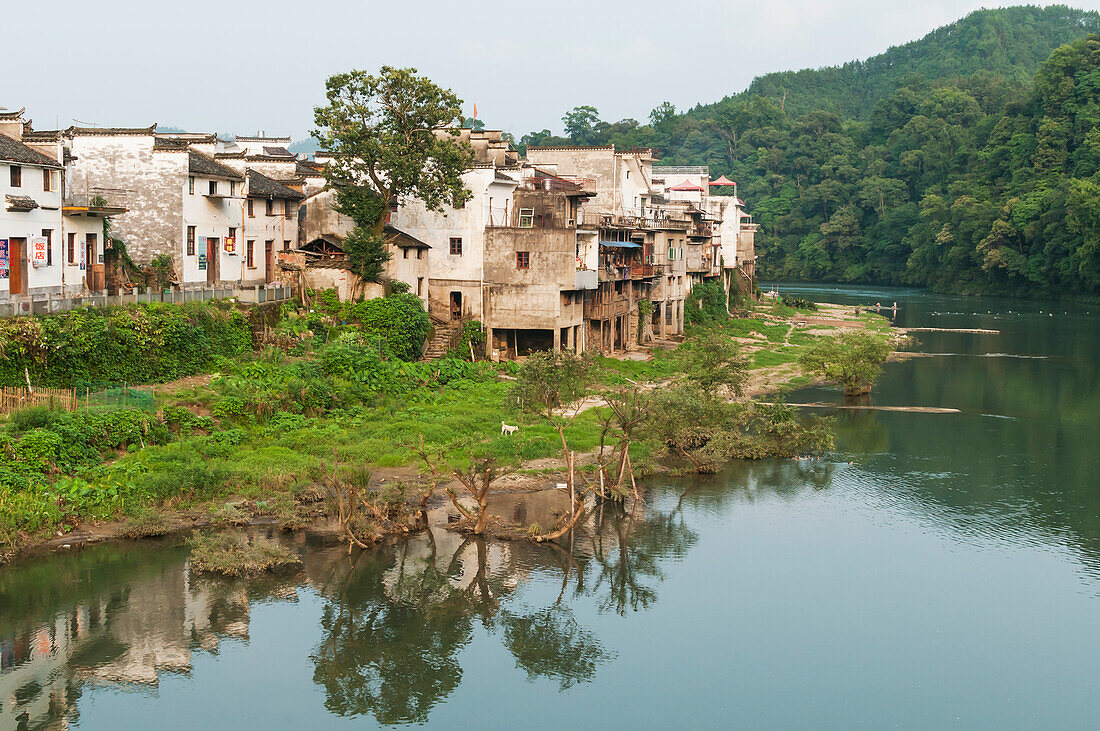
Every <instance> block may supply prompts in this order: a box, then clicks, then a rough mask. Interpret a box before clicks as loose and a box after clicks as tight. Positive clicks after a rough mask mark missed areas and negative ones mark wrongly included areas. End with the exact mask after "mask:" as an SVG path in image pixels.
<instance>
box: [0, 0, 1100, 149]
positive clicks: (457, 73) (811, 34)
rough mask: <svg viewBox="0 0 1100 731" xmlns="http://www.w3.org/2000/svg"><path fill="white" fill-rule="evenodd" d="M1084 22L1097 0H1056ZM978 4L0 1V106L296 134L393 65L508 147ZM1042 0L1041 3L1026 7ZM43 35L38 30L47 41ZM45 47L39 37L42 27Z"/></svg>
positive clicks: (731, 89) (915, 28)
mask: <svg viewBox="0 0 1100 731" xmlns="http://www.w3.org/2000/svg"><path fill="white" fill-rule="evenodd" d="M1066 2H1067V4H1070V5H1073V6H1075V7H1079V8H1083V9H1090V10H1100V0H1078V1H1077V2H1073V1H1072V0H1066ZM1013 4H1022V2H1021V1H1020V0H1018V1H1017V2H996V1H995V0H905V1H904V2H891V1H889V0H751V1H746V0H726V1H725V2H722V1H720V0H665V1H664V2H658V1H656V0H631V1H630V2H600V1H599V0H556V1H555V2H553V3H540V4H533V3H524V2H515V3H493V4H489V3H474V2H466V3H461V2H455V1H454V0H411V1H410V0H404V1H402V0H385V1H381V0H305V1H303V0H296V1H294V2H291V1H290V0H264V1H263V2H256V1H255V0H253V1H251V2H241V1H240V0H190V2H188V3H182V2H181V3H171V4H160V5H158V4H157V3H152V2H149V0H141V1H140V2H138V1H136V0H98V2H94V3H93V2H87V0H76V1H74V0H55V2H54V3H52V4H51V5H50V8H49V10H46V9H44V6H42V5H41V4H39V3H32V2H11V3H5V5H6V7H5V9H4V11H3V14H2V15H3V26H4V31H5V32H4V35H5V37H6V38H8V39H11V38H18V37H21V36H22V37H25V38H28V39H34V41H37V42H34V41H28V42H27V43H25V44H21V48H22V52H21V53H20V54H18V55H14V54H10V53H9V54H8V55H7V56H6V57H5V59H4V62H3V64H2V66H0V107H7V108H8V109H18V108H19V107H22V106H26V107H27V117H28V118H30V119H33V120H34V126H35V128H36V129H50V128H54V127H55V126H58V125H59V126H61V127H67V126H69V125H70V124H87V125H88V126H92V125H95V126H128V127H139V126H147V125H149V124H152V123H153V122H157V123H159V124H160V125H161V126H173V127H180V128H184V129H187V130H189V131H201V132H219V133H223V134H232V133H236V134H255V133H256V132H257V131H259V130H264V131H265V132H266V133H268V134H270V135H281V136H285V135H290V136H291V137H293V138H294V139H295V140H298V139H302V138H305V137H307V136H308V134H309V131H310V129H311V125H312V119H313V107H314V106H316V105H318V104H321V103H323V102H324V84H325V79H326V78H327V77H328V76H329V75H331V74H333V73H336V72H340V71H346V70H348V69H352V68H358V69H366V70H368V71H376V70H377V69H378V68H379V67H381V66H382V65H384V64H388V65H391V66H411V67H414V68H416V69H418V70H419V71H420V73H422V74H424V75H426V76H428V77H429V78H431V79H432V80H433V81H435V82H436V83H437V84H439V85H441V86H444V87H448V88H450V89H453V90H454V91H455V93H457V94H458V96H459V97H460V98H461V99H463V100H465V104H464V109H465V111H466V114H467V115H469V114H471V113H472V111H473V105H474V104H477V110H478V117H479V118H480V119H482V120H483V121H484V122H485V124H486V125H487V126H488V127H489V128H491V129H505V130H509V131H512V132H514V133H516V135H517V137H518V136H520V135H522V134H524V133H526V132H529V131H532V130H541V129H550V130H552V131H554V132H560V130H561V126H562V125H561V116H562V114H563V113H564V112H565V111H567V110H569V109H571V108H572V107H574V106H577V105H581V104H587V105H591V106H594V107H596V108H597V109H599V111H600V115H601V118H603V119H605V120H608V121H616V120H619V119H623V118H627V117H632V118H634V119H637V120H639V121H645V120H646V118H647V117H648V114H649V111H650V110H651V109H653V108H654V107H655V106H657V105H658V104H660V103H661V102H664V101H670V102H672V103H673V104H674V105H676V107H677V108H678V109H684V108H688V107H691V106H694V105H695V104H696V103H700V102H703V103H705V102H711V101H716V100H718V99H721V98H722V97H723V96H726V95H728V94H733V93H737V92H739V91H742V90H744V89H745V87H746V86H748V84H749V82H750V81H752V79H753V78H754V77H756V76H758V75H761V74H765V73H768V72H771V71H782V70H789V69H800V68H806V67H819V66H830V65H835V64H840V63H844V62H845V61H850V60H853V59H863V58H866V57H868V56H873V55H876V54H878V53H881V52H883V51H885V50H886V49H887V48H889V47H890V46H893V45H899V44H902V43H906V42H908V41H911V40H916V39H917V38H920V37H921V36H923V35H925V34H926V33H928V32H929V31H931V30H933V29H935V28H937V27H939V26H941V25H944V24H947V23H950V22H953V21H955V20H957V19H959V18H961V17H962V16H964V15H966V14H967V13H969V12H971V11H973V10H977V9H978V8H980V7H999V6H1002V5H1013ZM1041 4H1044V5H1045V4H1048V3H1041ZM51 28H52V29H53V30H51ZM55 31H56V33H57V35H55V36H51V33H53V32H55Z"/></svg>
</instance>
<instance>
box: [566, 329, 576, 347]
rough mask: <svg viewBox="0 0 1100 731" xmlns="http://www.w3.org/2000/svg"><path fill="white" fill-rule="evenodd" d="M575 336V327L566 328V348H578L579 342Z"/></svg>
mask: <svg viewBox="0 0 1100 731" xmlns="http://www.w3.org/2000/svg"><path fill="white" fill-rule="evenodd" d="M573 337H574V336H573V328H572V327H567V328H565V349H566V350H572V351H574V352H575V351H576V350H577V344H576V343H575V342H574V340H573Z"/></svg>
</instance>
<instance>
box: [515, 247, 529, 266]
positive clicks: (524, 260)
mask: <svg viewBox="0 0 1100 731" xmlns="http://www.w3.org/2000/svg"><path fill="white" fill-rule="evenodd" d="M530 268H531V252H530V251H517V252H516V269H530Z"/></svg>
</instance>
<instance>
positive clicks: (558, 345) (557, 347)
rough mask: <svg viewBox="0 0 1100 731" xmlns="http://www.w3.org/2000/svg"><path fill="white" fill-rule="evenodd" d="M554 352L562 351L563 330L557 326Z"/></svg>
mask: <svg viewBox="0 0 1100 731" xmlns="http://www.w3.org/2000/svg"><path fill="white" fill-rule="evenodd" d="M554 352H555V353H560V352H561V330H559V329H558V328H557V327H555V328H554Z"/></svg>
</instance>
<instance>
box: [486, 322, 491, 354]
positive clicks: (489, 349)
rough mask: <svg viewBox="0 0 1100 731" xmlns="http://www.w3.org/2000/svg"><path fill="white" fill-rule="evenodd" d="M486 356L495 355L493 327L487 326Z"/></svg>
mask: <svg viewBox="0 0 1100 731" xmlns="http://www.w3.org/2000/svg"><path fill="white" fill-rule="evenodd" d="M485 357H486V358H492V357H493V328H491V327H489V326H486V327H485Z"/></svg>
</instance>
